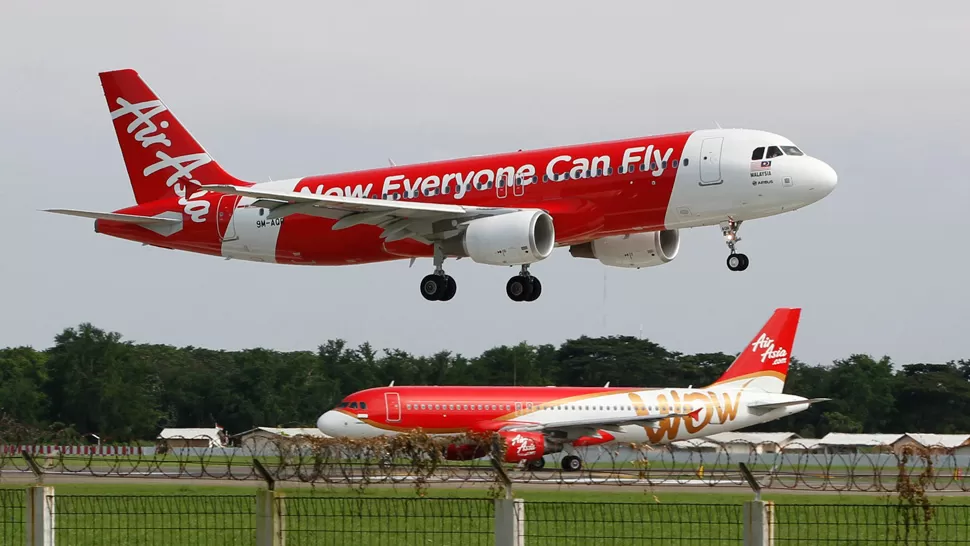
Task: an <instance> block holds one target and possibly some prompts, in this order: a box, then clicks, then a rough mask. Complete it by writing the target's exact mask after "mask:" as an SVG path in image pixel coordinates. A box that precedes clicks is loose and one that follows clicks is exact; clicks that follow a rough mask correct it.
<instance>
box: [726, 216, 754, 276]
mask: <svg viewBox="0 0 970 546" xmlns="http://www.w3.org/2000/svg"><path fill="white" fill-rule="evenodd" d="M739 229H741V221H737V222H735V221H734V220H733V219H729V220H728V221H727V222H721V234H723V235H724V242H725V243H726V244H727V246H728V248H729V249H731V254H730V255H729V256H728V257H727V266H728V269H730V270H731V271H744V270H745V269H747V268H748V257H747V256H745V255H744V254H739V253H737V252H736V251H735V245H737V244H738V243H739V242H741V238H740V237H738V230H739Z"/></svg>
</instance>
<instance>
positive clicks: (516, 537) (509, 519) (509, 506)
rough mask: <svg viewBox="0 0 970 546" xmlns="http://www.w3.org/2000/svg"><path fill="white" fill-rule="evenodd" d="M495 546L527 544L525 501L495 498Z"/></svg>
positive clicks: (520, 545)
mask: <svg viewBox="0 0 970 546" xmlns="http://www.w3.org/2000/svg"><path fill="white" fill-rule="evenodd" d="M495 546H525V501H524V500H522V499H495Z"/></svg>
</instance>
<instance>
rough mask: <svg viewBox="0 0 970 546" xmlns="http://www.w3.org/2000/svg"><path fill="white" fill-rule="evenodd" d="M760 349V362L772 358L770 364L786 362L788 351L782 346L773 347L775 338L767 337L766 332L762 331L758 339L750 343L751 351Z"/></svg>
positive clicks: (754, 351) (755, 351)
mask: <svg viewBox="0 0 970 546" xmlns="http://www.w3.org/2000/svg"><path fill="white" fill-rule="evenodd" d="M759 350H761V351H762V353H761V362H762V363H764V362H766V361H767V360H768V359H773V360H772V362H771V365H772V366H777V365H779V364H784V363H786V362H788V351H786V350H785V349H784V348H782V347H779V348H777V349H776V348H775V340H773V339H771V338H770V337H768V334H765V333H762V334H761V336H760V337H758V339H757V340H756V341H755V342H754V343H752V344H751V352H753V353H758V351H759Z"/></svg>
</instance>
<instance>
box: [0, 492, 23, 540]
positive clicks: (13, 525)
mask: <svg viewBox="0 0 970 546" xmlns="http://www.w3.org/2000/svg"><path fill="white" fill-rule="evenodd" d="M25 510H26V496H25V493H24V489H22V488H21V489H7V488H2V489H0V544H23V543H24V540H25V537H24V532H25V531H24V525H25V522H26V515H25V514H24V511H25Z"/></svg>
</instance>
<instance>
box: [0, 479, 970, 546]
mask: <svg viewBox="0 0 970 546" xmlns="http://www.w3.org/2000/svg"><path fill="white" fill-rule="evenodd" d="M46 491H47V494H46V496H40V497H39V498H41V499H42V500H43V501H44V503H45V505H44V506H43V507H41V508H37V507H36V506H35V508H34V509H33V510H32V511H31V510H28V509H27V505H28V503H30V502H33V501H32V500H30V499H32V498H34V497H36V495H34V496H32V497H28V494H27V490H26V489H0V510H2V511H0V522H2V527H0V539H2V540H0V544H4V545H6V544H24V543H25V538H26V527H27V525H28V522H27V519H29V517H30V516H29V512H35V513H36V512H42V511H44V510H46V511H48V512H49V514H48V516H49V521H50V536H51V538H52V539H53V540H54V541H55V542H56V543H57V544H71V545H77V546H87V545H95V544H165V545H172V544H195V545H200V546H208V545H229V546H245V545H262V544H274V545H275V544H289V545H291V546H303V545H311V544H340V545H347V544H352V545H354V546H372V545H373V546H378V545H379V546H386V545H388V544H395V545H397V544H400V545H405V546H409V545H415V546H417V545H428V544H435V545H438V544H441V545H450V544H455V545H459V544H460V545H463V546H476V545H486V544H487V545H493V544H518V545H544V544H556V545H557V546H568V545H576V546H590V545H598V544H640V543H651V544H654V543H656V544H664V545H665V546H676V545H685V546H686V545H690V546H701V545H707V544H755V543H757V544H769V545H770V544H775V545H778V546H787V545H791V546H795V545H803V544H804V545H809V544H813V545H819V544H832V545H845V544H854V545H866V544H873V545H879V544H897V545H898V544H922V545H956V544H963V545H965V544H970V504H950V503H941V502H939V501H936V502H932V503H929V504H925V505H912V504H906V503H902V504H901V503H894V502H887V501H884V500H875V499H873V502H871V503H867V504H861V503H847V504H804V503H793V504H788V503H784V502H782V503H779V504H774V503H759V502H755V501H750V502H747V503H745V504H744V505H742V504H741V503H722V504H695V503H660V502H655V501H651V500H646V499H645V502H592V501H590V502H575V501H562V502H559V501H521V500H515V501H511V500H495V499H490V498H484V497H483V498H441V497H367V496H329V495H321V494H298V495H293V496H288V495H283V494H280V493H276V492H273V491H261V492H259V493H257V494H256V495H55V494H53V488H47V489H46ZM503 503H506V504H503ZM508 503H511V504H512V505H514V506H515V507H516V508H517V510H512V511H507V513H509V514H514V518H513V519H514V525H512V526H511V527H514V533H510V534H509V536H516V537H520V538H517V539H516V540H515V541H513V542H502V541H500V540H499V539H498V537H499V536H500V535H501V534H502V533H501V532H500V531H501V530H502V529H503V528H504V527H505V526H507V525H508V524H509V519H508V518H504V519H503V517H502V514H501V513H502V512H503V510H500V508H507V507H509V506H510V505H509V504H508ZM755 511H760V512H758V513H763V514H765V521H767V532H766V533H763V534H762V535H761V539H763V540H762V541H761V542H753V541H752V539H751V536H752V534H757V533H760V532H761V531H759V530H758V529H757V526H758V525H757V524H752V522H751V521H746V517H747V516H746V514H747V513H749V512H750V513H752V514H753V513H755ZM25 516H26V517H25ZM761 539H759V540H761ZM38 543H41V542H38ZM42 543H48V542H42Z"/></svg>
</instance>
